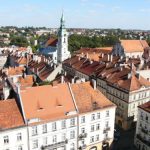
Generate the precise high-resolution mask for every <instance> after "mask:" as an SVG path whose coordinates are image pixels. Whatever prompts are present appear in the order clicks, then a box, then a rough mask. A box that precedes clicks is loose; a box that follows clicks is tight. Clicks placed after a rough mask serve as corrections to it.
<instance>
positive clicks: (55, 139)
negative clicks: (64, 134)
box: [53, 135, 57, 143]
mask: <svg viewBox="0 0 150 150" xmlns="http://www.w3.org/2000/svg"><path fill="white" fill-rule="evenodd" d="M56 142H57V136H56V135H54V136H53V143H56Z"/></svg>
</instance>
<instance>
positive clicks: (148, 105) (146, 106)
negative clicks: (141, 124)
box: [138, 101, 150, 113]
mask: <svg viewBox="0 0 150 150" xmlns="http://www.w3.org/2000/svg"><path fill="white" fill-rule="evenodd" d="M138 107H139V108H141V109H143V110H145V111H147V112H149V113H150V101H149V102H147V103H145V104H142V105H140V106H138Z"/></svg>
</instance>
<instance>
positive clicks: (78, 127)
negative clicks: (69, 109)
mask: <svg viewBox="0 0 150 150" xmlns="http://www.w3.org/2000/svg"><path fill="white" fill-rule="evenodd" d="M68 86H69V90H70V93H71V96H72V99H73V103H74V105H75V108H76V111H77V143H76V145H77V149H78V147H79V143H78V136H79V110H78V107H77V104H76V101H75V97H74V95H73V92H72V89H71V85H70V83H68Z"/></svg>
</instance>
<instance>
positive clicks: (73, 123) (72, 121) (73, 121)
mask: <svg viewBox="0 0 150 150" xmlns="http://www.w3.org/2000/svg"><path fill="white" fill-rule="evenodd" d="M74 125H75V118H71V119H70V126H74Z"/></svg>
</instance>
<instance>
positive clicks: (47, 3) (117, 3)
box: [0, 0, 150, 30]
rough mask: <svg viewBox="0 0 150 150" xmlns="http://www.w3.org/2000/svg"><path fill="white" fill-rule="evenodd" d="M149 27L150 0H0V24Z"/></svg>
mask: <svg viewBox="0 0 150 150" xmlns="http://www.w3.org/2000/svg"><path fill="white" fill-rule="evenodd" d="M62 11H63V12H64V15H65V21H66V27H68V28H121V29H145V30H150V0H0V26H18V27H22V26H35V27H43V26H44V27H49V28H55V27H59V24H60V17H61V14H62Z"/></svg>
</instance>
